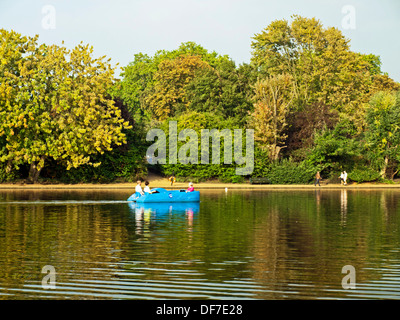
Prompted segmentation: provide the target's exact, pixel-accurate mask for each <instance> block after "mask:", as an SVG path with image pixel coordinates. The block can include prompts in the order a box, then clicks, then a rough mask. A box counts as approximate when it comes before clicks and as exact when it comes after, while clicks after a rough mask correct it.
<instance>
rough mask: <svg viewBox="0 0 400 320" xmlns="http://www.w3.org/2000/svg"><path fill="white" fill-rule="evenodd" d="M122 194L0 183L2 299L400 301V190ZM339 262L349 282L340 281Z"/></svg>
mask: <svg viewBox="0 0 400 320" xmlns="http://www.w3.org/2000/svg"><path fill="white" fill-rule="evenodd" d="M129 195H130V193H129V191H128V192H127V191H126V190H125V191H110V192H104V191H57V190H52V191H24V192H21V191H0V299H399V298H400V191H397V190H393V189H392V190H369V191H366V190H360V191H357V190H346V189H343V190H334V191H332V190H323V189H322V190H319V189H317V190H315V191H290V190H284V191H230V190H229V191H228V192H225V191H201V202H200V204H197V205H196V204H187V205H174V204H172V205H168V204H167V205H153V206H135V204H129V203H128V202H126V201H125V200H126V199H127V197H128V196H129ZM348 265H350V266H353V267H354V269H355V272H356V273H355V276H356V288H355V289H344V288H343V286H342V279H343V277H345V276H346V274H345V273H342V268H343V267H344V266H348ZM44 266H52V267H54V269H55V271H56V277H55V288H54V289H45V288H44V287H43V286H42V280H43V278H44V277H45V276H46V273H42V268H43V267H44ZM48 283H50V282H48Z"/></svg>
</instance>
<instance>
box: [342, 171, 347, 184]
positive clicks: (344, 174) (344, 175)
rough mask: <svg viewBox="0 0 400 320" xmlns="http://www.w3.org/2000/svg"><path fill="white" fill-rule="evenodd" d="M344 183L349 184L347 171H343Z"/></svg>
mask: <svg viewBox="0 0 400 320" xmlns="http://www.w3.org/2000/svg"><path fill="white" fill-rule="evenodd" d="M343 184H344V185H345V186H346V185H347V172H346V171H343Z"/></svg>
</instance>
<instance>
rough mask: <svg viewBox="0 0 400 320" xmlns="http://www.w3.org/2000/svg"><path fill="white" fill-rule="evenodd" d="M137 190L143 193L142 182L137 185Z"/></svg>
mask: <svg viewBox="0 0 400 320" xmlns="http://www.w3.org/2000/svg"><path fill="white" fill-rule="evenodd" d="M135 192H139V193H140V194H142V193H143V190H142V187H141V186H140V184H138V185H136V187H135Z"/></svg>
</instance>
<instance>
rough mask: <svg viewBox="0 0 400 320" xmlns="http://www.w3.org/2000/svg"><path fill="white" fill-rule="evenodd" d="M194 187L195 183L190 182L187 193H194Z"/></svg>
mask: <svg viewBox="0 0 400 320" xmlns="http://www.w3.org/2000/svg"><path fill="white" fill-rule="evenodd" d="M193 191H194V187H193V182H189V188H187V190H186V192H193Z"/></svg>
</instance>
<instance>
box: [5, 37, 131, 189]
mask: <svg viewBox="0 0 400 320" xmlns="http://www.w3.org/2000/svg"><path fill="white" fill-rule="evenodd" d="M1 35H2V38H1V39H0V48H1V49H0V50H1V51H0V61H4V60H5V57H7V56H8V55H9V51H10V50H13V48H14V47H16V46H17V47H18V46H19V45H20V44H21V43H22V44H23V46H25V47H26V48H27V49H26V50H25V52H24V54H23V55H22V54H21V55H20V56H17V57H16V63H14V64H13V65H12V66H6V68H5V70H4V71H3V72H2V73H1V74H0V76H1V78H0V83H2V84H4V85H2V86H1V87H0V96H1V97H2V99H1V100H0V138H1V139H3V141H5V143H4V144H3V146H2V150H1V156H0V161H1V162H7V163H10V164H11V165H13V166H14V167H17V168H18V166H20V165H21V164H24V163H27V164H29V165H30V171H29V180H31V181H32V182H36V181H37V180H38V178H39V175H40V172H41V170H42V169H43V167H44V164H45V161H46V159H49V158H52V159H54V160H56V161H59V162H63V163H65V164H66V166H67V169H70V168H72V167H74V168H76V167H78V166H80V165H82V164H91V165H98V164H99V163H91V161H90V159H91V155H94V154H97V153H103V152H104V151H106V150H112V147H113V146H114V145H121V144H123V143H125V142H126V137H125V134H124V133H123V132H122V130H123V129H124V128H129V125H128V123H127V122H124V120H123V119H122V118H121V112H120V110H118V108H116V107H115V106H114V102H113V100H112V99H110V98H109V97H108V94H107V91H108V90H109V89H110V88H111V87H112V85H113V73H114V69H113V68H112V67H111V65H110V64H109V60H107V61H104V60H105V57H101V58H98V59H94V58H92V53H93V48H92V47H89V46H88V45H83V44H80V45H78V46H76V47H75V48H74V49H72V50H67V49H66V48H64V47H59V46H56V45H53V46H46V45H44V44H43V45H40V46H38V45H37V43H36V39H37V38H34V39H31V40H28V39H27V38H24V37H22V36H21V35H19V34H15V33H13V32H11V33H9V32H7V31H4V30H3V31H2V33H1Z"/></svg>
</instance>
